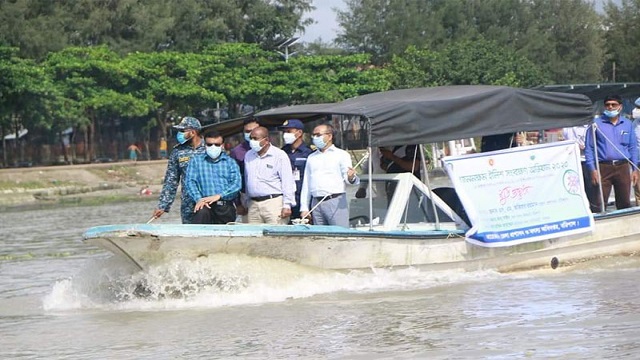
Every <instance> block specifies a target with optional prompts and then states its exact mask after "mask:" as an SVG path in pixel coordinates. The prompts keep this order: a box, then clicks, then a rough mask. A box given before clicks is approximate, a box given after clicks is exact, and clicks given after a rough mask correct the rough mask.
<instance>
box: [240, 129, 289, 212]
mask: <svg viewBox="0 0 640 360" xmlns="http://www.w3.org/2000/svg"><path fill="white" fill-rule="evenodd" d="M249 146H251V150H249V151H248V152H247V154H246V155H245V157H244V177H245V185H246V188H245V190H246V194H247V196H248V197H249V199H250V202H249V214H248V218H249V223H250V224H287V223H289V216H290V215H291V208H292V207H293V206H295V205H296V198H295V191H296V183H295V181H294V179H293V171H292V170H291V162H290V161H289V157H288V156H287V154H286V153H285V152H284V151H282V150H280V149H278V148H277V147H275V146H272V145H271V142H270V141H269V131H268V130H267V128H265V127H262V126H260V127H257V128H255V129H253V131H251V136H250V140H249Z"/></svg>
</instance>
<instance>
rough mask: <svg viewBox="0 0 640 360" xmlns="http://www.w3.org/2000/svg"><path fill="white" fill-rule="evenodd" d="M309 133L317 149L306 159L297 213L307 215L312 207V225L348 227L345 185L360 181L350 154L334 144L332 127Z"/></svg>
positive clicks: (322, 126)
mask: <svg viewBox="0 0 640 360" xmlns="http://www.w3.org/2000/svg"><path fill="white" fill-rule="evenodd" d="M312 135H313V136H312V139H313V144H314V145H315V146H316V148H317V149H318V150H317V151H315V152H314V153H312V154H311V155H309V157H308V158H307V166H306V167H305V169H304V178H303V179H304V180H303V182H302V192H301V194H300V215H301V217H302V218H305V217H307V216H308V215H309V209H310V208H314V207H315V209H314V210H313V213H312V214H311V215H312V217H313V223H314V224H316V225H338V226H343V227H349V207H348V204H347V195H346V193H345V191H346V187H345V185H346V184H351V185H357V184H359V183H360V179H359V178H358V176H357V175H356V172H355V170H354V169H353V166H352V164H351V156H350V155H349V153H347V152H346V151H344V150H342V149H338V148H337V147H336V146H335V145H333V138H334V129H333V126H331V125H329V124H323V125H318V126H316V127H315V129H313V134H312ZM316 205H317V207H316Z"/></svg>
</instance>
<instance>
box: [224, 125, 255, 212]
mask: <svg viewBox="0 0 640 360" xmlns="http://www.w3.org/2000/svg"><path fill="white" fill-rule="evenodd" d="M258 126H260V123H258V120H256V119H255V118H249V119H245V120H244V121H243V129H242V135H243V136H244V138H243V141H241V142H240V144H238V145H236V146H235V147H234V148H233V149H231V158H233V159H234V160H235V161H236V162H237V163H238V166H239V167H240V176H241V177H242V190H240V196H238V198H237V199H236V207H237V212H238V215H242V222H243V223H246V222H248V220H247V206H248V202H249V200H248V199H247V197H246V191H245V183H244V157H245V156H246V154H247V152H248V151H249V150H251V146H249V141H250V137H251V132H252V131H253V129H255V128H257V127H258Z"/></svg>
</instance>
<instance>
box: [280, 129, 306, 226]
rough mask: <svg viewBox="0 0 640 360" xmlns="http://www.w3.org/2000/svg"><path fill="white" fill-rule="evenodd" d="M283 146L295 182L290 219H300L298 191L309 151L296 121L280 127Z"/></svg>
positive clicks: (300, 189) (300, 188) (302, 131)
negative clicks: (294, 196)
mask: <svg viewBox="0 0 640 360" xmlns="http://www.w3.org/2000/svg"><path fill="white" fill-rule="evenodd" d="M280 129H282V131H283V134H282V138H283V140H284V144H285V145H284V146H283V147H282V150H283V151H284V152H285V153H287V156H289V161H290V162H291V168H292V170H293V180H294V181H295V182H296V205H295V206H293V207H292V208H291V217H290V218H291V219H299V218H300V191H302V179H303V177H304V169H305V166H306V164H307V157H308V156H309V155H311V153H312V152H313V150H311V149H310V148H309V147H308V146H307V144H305V143H304V140H303V139H302V135H303V134H304V125H303V124H302V121H300V120H298V119H290V120H287V121H285V122H284V124H282V126H280Z"/></svg>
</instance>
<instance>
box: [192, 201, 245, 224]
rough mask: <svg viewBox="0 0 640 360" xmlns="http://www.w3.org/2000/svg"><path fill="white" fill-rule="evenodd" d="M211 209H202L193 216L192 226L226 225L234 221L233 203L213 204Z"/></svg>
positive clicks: (234, 208)
mask: <svg viewBox="0 0 640 360" xmlns="http://www.w3.org/2000/svg"><path fill="white" fill-rule="evenodd" d="M209 206H211V208H208V207H203V208H202V209H200V210H198V211H197V212H196V213H195V214H194V215H193V222H192V224H226V223H230V222H234V221H236V207H235V205H234V204H233V201H224V202H220V201H219V202H215V203H213V204H211V205H209Z"/></svg>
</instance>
